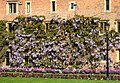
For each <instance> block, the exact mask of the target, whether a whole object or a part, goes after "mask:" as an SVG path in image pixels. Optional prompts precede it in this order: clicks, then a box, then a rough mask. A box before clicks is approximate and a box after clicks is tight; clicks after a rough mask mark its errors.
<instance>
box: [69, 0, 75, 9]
mask: <svg viewBox="0 0 120 83" xmlns="http://www.w3.org/2000/svg"><path fill="white" fill-rule="evenodd" d="M74 4H76V2H75V1H70V2H69V11H75V6H74ZM72 6H73V7H72Z"/></svg>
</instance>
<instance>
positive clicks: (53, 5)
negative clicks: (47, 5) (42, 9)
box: [52, 1, 55, 12]
mask: <svg viewBox="0 0 120 83" xmlns="http://www.w3.org/2000/svg"><path fill="white" fill-rule="evenodd" d="M52 12H55V1H52Z"/></svg>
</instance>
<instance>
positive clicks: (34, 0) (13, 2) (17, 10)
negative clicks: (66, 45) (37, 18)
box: [0, 0, 120, 32]
mask: <svg viewBox="0 0 120 83" xmlns="http://www.w3.org/2000/svg"><path fill="white" fill-rule="evenodd" d="M75 14H79V15H85V16H98V17H100V18H101V22H102V23H101V26H102V27H103V28H104V26H105V22H106V21H110V29H114V30H115V31H119V32H120V22H119V19H120V1H119V0H0V19H2V20H7V21H11V20H13V18H15V17H16V16H18V15H24V16H29V15H30V16H32V15H44V16H45V17H46V20H49V19H50V18H51V17H52V16H57V15H59V16H61V17H63V18H66V17H68V16H71V17H72V16H74V15H75ZM103 31H104V29H103Z"/></svg>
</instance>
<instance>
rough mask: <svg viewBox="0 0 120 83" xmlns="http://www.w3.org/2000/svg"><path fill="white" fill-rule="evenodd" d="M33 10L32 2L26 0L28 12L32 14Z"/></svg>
mask: <svg viewBox="0 0 120 83" xmlns="http://www.w3.org/2000/svg"><path fill="white" fill-rule="evenodd" d="M30 12H31V2H30V1H26V14H30Z"/></svg>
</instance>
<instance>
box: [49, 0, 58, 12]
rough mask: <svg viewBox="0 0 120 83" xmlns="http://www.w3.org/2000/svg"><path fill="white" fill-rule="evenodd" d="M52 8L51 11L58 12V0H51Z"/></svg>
mask: <svg viewBox="0 0 120 83" xmlns="http://www.w3.org/2000/svg"><path fill="white" fill-rule="evenodd" d="M53 2H55V3H54V4H55V6H54V7H55V10H54V11H53ZM50 8H51V13H56V11H57V0H51V1H50Z"/></svg>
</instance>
